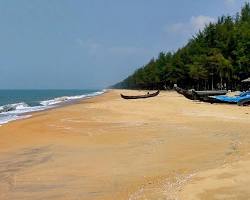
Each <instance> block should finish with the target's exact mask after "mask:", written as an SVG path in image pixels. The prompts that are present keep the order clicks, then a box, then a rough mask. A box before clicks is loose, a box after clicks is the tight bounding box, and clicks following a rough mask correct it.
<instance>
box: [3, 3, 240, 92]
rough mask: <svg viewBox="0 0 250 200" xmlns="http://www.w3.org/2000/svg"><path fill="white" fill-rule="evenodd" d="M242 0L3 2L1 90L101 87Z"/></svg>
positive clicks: (233, 8) (177, 43)
mask: <svg viewBox="0 0 250 200" xmlns="http://www.w3.org/2000/svg"><path fill="white" fill-rule="evenodd" d="M244 2H245V1H243V0H209V1H207V0H0V30H1V31H0V88H5V89H13V88H18V89H19V88H35V89H36V88H38V89H41V88H44V89H47V88H62V89H63V88H103V87H106V86H108V85H111V84H114V83H115V82H117V81H119V80H121V79H123V78H125V77H126V76H127V75H129V74H131V73H132V72H133V71H134V70H135V69H136V68H138V67H140V66H142V65H143V64H145V63H146V62H148V61H149V60H150V59H151V58H152V57H154V56H157V54H158V53H159V52H160V51H174V50H176V49H177V48H179V47H181V46H183V45H184V44H185V43H186V42H187V40H188V38H190V37H191V36H192V35H193V34H194V33H195V32H197V30H199V29H201V28H203V27H204V24H205V23H208V22H210V21H214V20H216V19H217V17H218V16H221V15H222V14H235V12H237V11H239V10H240V8H241V7H242V5H243V4H244Z"/></svg>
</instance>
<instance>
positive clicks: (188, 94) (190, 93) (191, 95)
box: [174, 86, 198, 100]
mask: <svg viewBox="0 0 250 200" xmlns="http://www.w3.org/2000/svg"><path fill="white" fill-rule="evenodd" d="M174 89H175V91H176V92H177V93H178V94H181V95H183V96H184V97H186V98H187V99H190V100H198V99H197V97H196V96H195V95H194V93H193V91H192V90H185V89H182V88H180V87H178V86H174Z"/></svg>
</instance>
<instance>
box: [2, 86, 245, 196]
mask: <svg viewBox="0 0 250 200" xmlns="http://www.w3.org/2000/svg"><path fill="white" fill-rule="evenodd" d="M121 92H122V93H124V94H131V95H135V94H138V93H141V94H143V93H144V92H139V91H128V90H127V91H125V90H124V91H119V90H112V91H109V92H107V93H105V94H104V95H101V96H98V97H94V98H92V99H87V100H84V101H82V102H80V103H77V104H74V105H68V106H65V107H62V108H58V109H54V110H49V111H43V112H39V113H35V114H33V117H31V118H28V119H24V120H19V121H15V122H12V123H9V124H6V125H4V126H2V127H0V135H1V137H0V199H1V200H10V199H11V200H12V199H13V200H14V199H18V200H20V199H24V200H36V199H46V200H57V199H58V200H59V199H60V200H61V199H70V200H71V199H84V200H88V199H91V200H92V199H93V200H105V199H107V200H108V199H115V200H118V199H119V200H123V199H130V200H134V199H185V200H187V199H192V200H193V199H216V198H217V199H220V198H221V199H249V198H250V192H249V189H248V185H249V183H250V173H249V172H250V170H249V169H250V155H249V152H250V135H249V130H250V123H249V122H250V107H239V106H236V105H218V104H213V105H212V104H206V103H200V102H194V101H189V100H187V99H185V98H184V97H182V96H180V95H179V94H177V93H175V92H161V93H160V95H159V96H157V97H154V98H150V99H140V100H124V99H121V98H120V93H121Z"/></svg>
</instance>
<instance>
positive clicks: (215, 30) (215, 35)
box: [114, 3, 250, 90]
mask: <svg viewBox="0 0 250 200" xmlns="http://www.w3.org/2000/svg"><path fill="white" fill-rule="evenodd" d="M249 75H250V4H249V3H246V4H245V5H244V7H243V8H242V9H241V12H240V13H237V14H236V15H235V16H233V17H232V16H222V17H220V18H218V21H217V22H216V23H210V24H208V25H206V27H205V28H204V30H200V31H199V32H198V33H197V34H196V35H195V36H194V37H193V38H192V39H190V40H189V41H188V43H187V44H186V45H185V46H184V47H183V48H181V49H178V50H177V51H176V52H174V53H171V52H167V53H166V52H161V53H160V54H159V56H158V57H157V58H153V59H151V60H150V61H149V62H148V63H147V64H146V65H145V66H143V67H141V68H139V69H138V70H136V71H135V72H134V74H133V75H131V76H129V77H128V78H126V79H125V80H123V81H122V82H120V83H117V84H116V85H115V86H114V87H115V88H130V89H168V88H169V89H170V88H172V87H173V85H174V84H178V85H179V86H181V87H183V88H194V89H214V88H217V89H222V88H226V89H231V90H234V89H239V88H240V86H241V80H242V79H244V78H247V77H248V76H249Z"/></svg>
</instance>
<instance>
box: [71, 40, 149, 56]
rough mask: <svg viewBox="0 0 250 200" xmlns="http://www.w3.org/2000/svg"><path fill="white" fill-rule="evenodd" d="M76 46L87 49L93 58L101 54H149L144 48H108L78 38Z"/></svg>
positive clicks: (92, 41)
mask: <svg viewBox="0 0 250 200" xmlns="http://www.w3.org/2000/svg"><path fill="white" fill-rule="evenodd" d="M75 42H76V44H77V45H78V46H80V47H81V48H83V49H85V51H86V52H88V54H89V55H91V56H97V55H100V54H105V55H144V54H148V53H149V50H148V49H146V48H142V47H136V46H107V45H104V44H101V43H98V42H95V41H94V40H92V39H89V40H86V41H84V40H82V39H80V38H77V39H76V40H75Z"/></svg>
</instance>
